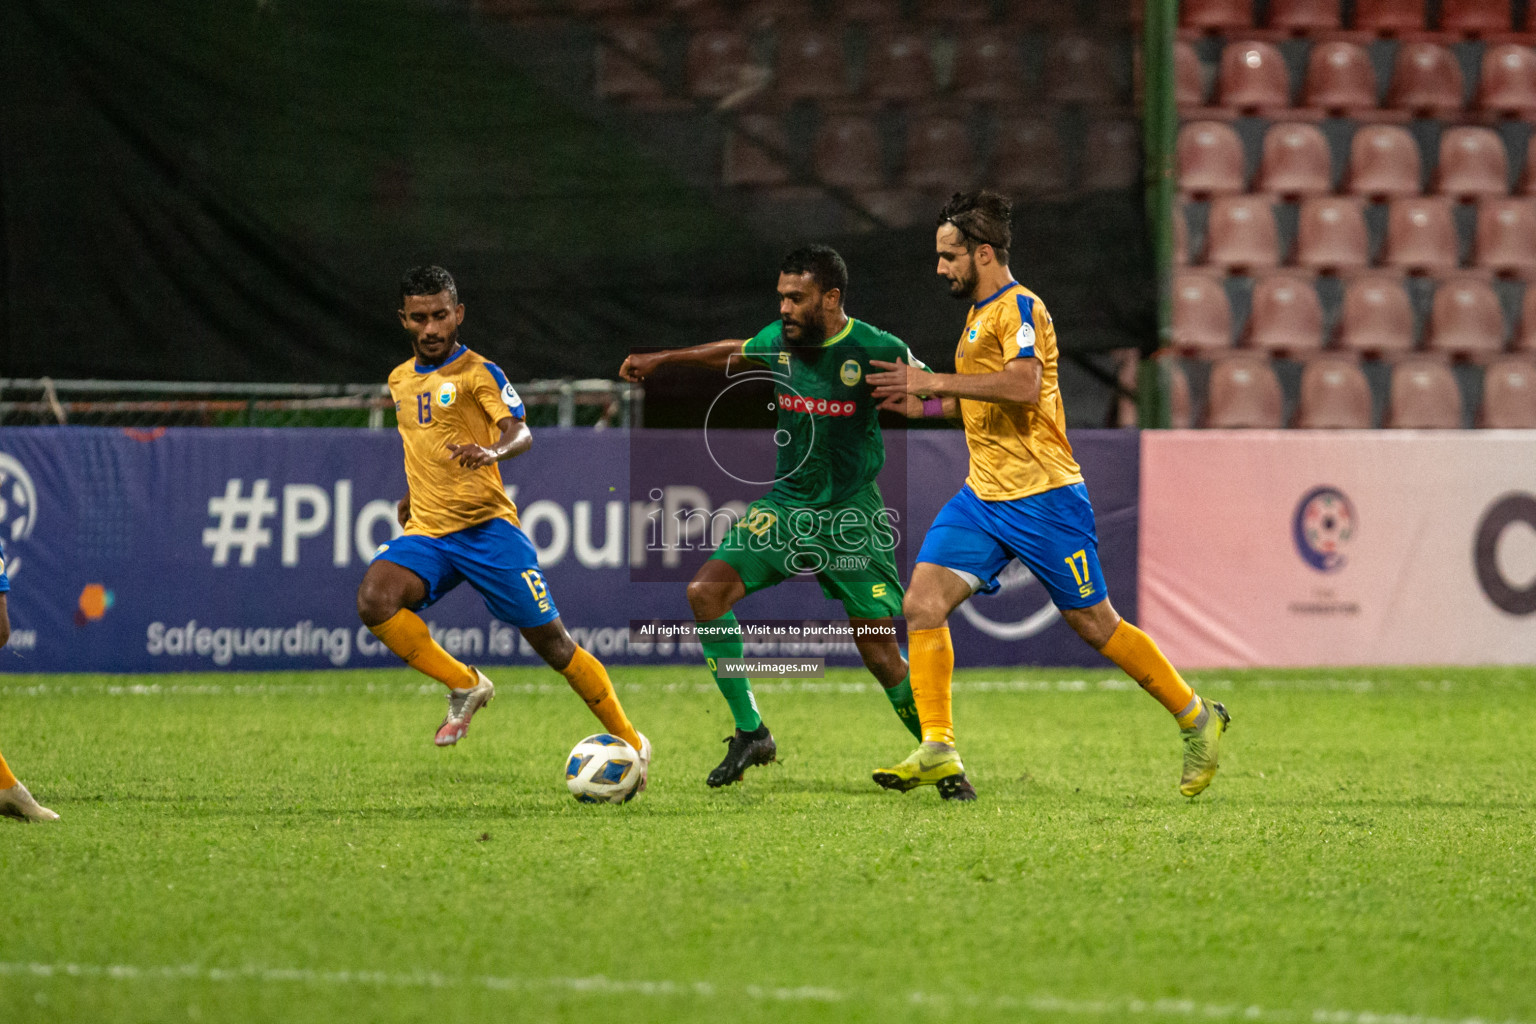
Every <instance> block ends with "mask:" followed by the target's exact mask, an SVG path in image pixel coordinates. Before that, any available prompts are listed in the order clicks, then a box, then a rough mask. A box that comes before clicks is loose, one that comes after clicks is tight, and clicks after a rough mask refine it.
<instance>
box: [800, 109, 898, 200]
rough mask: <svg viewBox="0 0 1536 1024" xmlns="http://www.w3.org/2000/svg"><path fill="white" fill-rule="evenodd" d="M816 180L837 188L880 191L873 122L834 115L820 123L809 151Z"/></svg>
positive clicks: (882, 176)
mask: <svg viewBox="0 0 1536 1024" xmlns="http://www.w3.org/2000/svg"><path fill="white" fill-rule="evenodd" d="M811 159H812V166H813V167H814V168H815V172H816V177H817V178H818V179H819V180H821V181H823V182H825V183H826V184H828V185H835V186H837V187H839V188H855V189H859V188H879V187H880V185H882V184H883V183H884V181H885V172H884V171H883V170H882V168H881V166H880V133H879V132H878V131H876V130H875V125H874V122H872V121H870V120H869V119H867V118H864V117H859V116H858V115H855V114H836V115H833V116H831V117H828V118H827V119H826V120H825V121H823V122H822V124H821V128H820V129H819V130H818V131H817V132H816V141H815V143H814V145H813V146H812V150H811Z"/></svg>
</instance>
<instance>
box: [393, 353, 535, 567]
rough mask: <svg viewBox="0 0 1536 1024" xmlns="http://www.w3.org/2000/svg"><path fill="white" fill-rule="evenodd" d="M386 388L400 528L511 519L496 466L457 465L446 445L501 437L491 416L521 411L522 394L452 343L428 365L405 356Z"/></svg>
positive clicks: (430, 532)
mask: <svg viewBox="0 0 1536 1024" xmlns="http://www.w3.org/2000/svg"><path fill="white" fill-rule="evenodd" d="M389 393H390V396H391V397H392V398H393V399H394V401H395V419H396V420H397V421H398V422H399V425H400V440H401V442H402V443H403V444H404V446H405V480H406V484H407V485H408V486H409V487H410V495H411V518H410V520H409V521H408V522H407V523H406V526H405V532H406V534H408V535H410V534H419V535H424V536H428V537H443V536H446V535H447V534H450V533H456V532H457V531H459V530H464V529H467V528H469V527H471V526H477V525H479V524H481V523H484V522H488V521H489V520H492V519H505V520H507V521H508V522H509V523H511V524H512V525H513V526H516V525H518V521H517V506H516V505H514V504H513V503H512V499H511V498H509V497H507V492H506V488H505V486H504V485H503V484H502V482H501V468H500V466H498V465H496V464H492V465H490V466H485V467H483V468H481V469H465V468H464V467H463V466H460V465H459V464H458V463H457V462H455V461H453V457H452V453H451V452H449V451H448V445H450V444H468V443H474V444H480V445H485V446H486V447H489V446H491V445H493V444H495V443H496V442H497V441H499V440H500V439H501V431H500V430H498V429H497V427H496V424H497V423H498V422H499V421H501V420H503V419H506V418H507V417H508V416H510V417H512V418H513V419H522V418H523V417H524V412H525V410H524V407H523V400H522V399H521V398H519V397H518V394H517V389H516V388H514V387H513V386H512V384H511V383H510V382H509V381H508V380H507V375H506V374H504V373H502V372H501V368H500V367H498V366H497V365H496V364H495V363H493V362H491V361H490V360H489V359H486V358H485V357H484V356H482V355H479V354H478V353H475V352H471V351H470V350H469V349H467V348H465V347H464V346H463V345H459V346H457V347H456V348H455V349H454V350H453V351H452V352H451V353H449V354H448V357H447V358H446V359H444V360H443V361H442V362H441V363H439V364H437V365H436V366H429V365H424V364H422V363H420V362H418V361H416V360H415V359H408V360H406V361H405V362H403V363H401V364H400V365H399V366H397V367H395V369H394V372H393V373H391V374H390V375H389Z"/></svg>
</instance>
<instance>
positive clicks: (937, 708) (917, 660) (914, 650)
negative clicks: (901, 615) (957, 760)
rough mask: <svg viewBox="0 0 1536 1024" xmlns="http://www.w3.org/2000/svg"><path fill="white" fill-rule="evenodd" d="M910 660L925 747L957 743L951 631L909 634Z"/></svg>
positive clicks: (918, 716) (943, 629) (918, 718)
mask: <svg viewBox="0 0 1536 1024" xmlns="http://www.w3.org/2000/svg"><path fill="white" fill-rule="evenodd" d="M907 658H908V660H909V661H910V662H911V664H912V701H913V703H915V704H916V705H917V720H918V721H919V722H921V723H922V724H923V742H924V743H948V744H950V745H951V746H953V745H954V742H955V723H954V722H953V721H952V720H951V718H950V715H951V713H952V712H951V705H950V697H949V686H950V679H951V677H952V676H954V674H955V648H954V645H953V644H951V643H950V639H949V627H948V626H940V627H939V628H938V629H914V630H910V631H908V633H907Z"/></svg>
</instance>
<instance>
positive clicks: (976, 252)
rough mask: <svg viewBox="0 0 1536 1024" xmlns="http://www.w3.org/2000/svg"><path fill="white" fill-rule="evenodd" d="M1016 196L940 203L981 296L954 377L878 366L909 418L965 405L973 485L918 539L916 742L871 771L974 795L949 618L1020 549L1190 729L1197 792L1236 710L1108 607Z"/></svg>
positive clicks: (1102, 644)
mask: <svg viewBox="0 0 1536 1024" xmlns="http://www.w3.org/2000/svg"><path fill="white" fill-rule="evenodd" d="M1012 213H1013V208H1012V203H1011V202H1010V201H1009V200H1008V199H1007V198H1005V197H1004V196H1001V195H998V194H997V193H995V192H986V191H981V192H967V193H956V194H955V195H954V197H953V198H952V199H950V201H949V203H948V205H946V206H945V207H944V209H943V211H942V212H941V213H940V214H939V221H938V231H937V235H936V242H937V249H938V257H939V263H938V273H939V276H940V277H943V278H944V279H945V280H946V281H947V282H948V283H949V291H950V294H951V295H952V296H954V297H955V298H957V299H963V300H965V301H968V302H970V303H971V309H970V312H969V314H968V315H967V316H966V319H965V331H964V333H963V334H961V336H960V341H959V343H958V345H957V346H956V348H955V370H956V372H955V373H951V374H933V373H924V372H920V371H915V370H913V369H912V368H911V367H908V366H903V365H901V364H899V363H898V362H896V361H894V360H893V361H891V362H888V363H878V364H877V366H878V367H879V370H880V372H878V373H876V374H874V375H873V376H871V378H870V383H872V384H873V385H874V386H875V392H874V393H875V395H876V397H878V398H880V399H883V401H882V403H881V405H880V408H882V409H891V410H895V411H898V412H902V413H904V414H906V415H907V416H909V417H917V416H948V417H958V418H959V419H960V420H961V422H962V423H963V424H964V427H965V443H966V447H967V448H969V449H970V474H969V476H967V477H966V481H965V486H964V487H963V488H962V489H961V490H960V493H959V494H956V495H955V496H954V497H953V498H951V499H950V500H949V503H948V504H946V505H945V506H944V507H943V509H941V510H940V511H939V514H938V516H937V517H936V518H935V519H934V521H933V525H932V526H931V527H930V528H929V530H928V533H927V535H926V536H925V537H924V539H923V544H922V548H921V549H920V550H919V551H918V555H917V565H916V566H915V567H914V568H913V571H912V585H911V587H910V588H909V589H908V591H907V596H906V600H905V601H904V602H903V610H904V611H905V613H906V617H907V629H908V634H907V636H908V642H909V645H910V646H909V651H910V655H911V658H912V692H913V696H914V698H915V701H916V703H917V709H918V714H919V717H920V719H921V722H922V737H921V740H922V742H921V745H920V746H919V747H918V748H917V750H915V751H913V752H912V754H911V756H909V757H908V758H907V759H906V760H905V761H902V762H901V763H900V764H897V765H896V766H895V767H893V768H881V769H877V770H876V771H875V773H874V780H875V782H877V783H878V784H880V785H881V786H884V787H885V788H887V789H895V790H901V791H906V790H910V789H915V788H916V787H918V786H936V787H937V788H938V790H939V795H940V796H941V797H943V798H944V799H946V800H974V799H976V790H975V788H974V787H973V786H972V785H971V783H970V782H969V781H968V780H967V779H966V777H965V767H964V765H963V764H962V763H961V760H960V754H959V751H957V750H956V749H955V731H954V724H953V722H952V721H951V704H950V682H951V676H952V675H953V673H954V667H955V652H954V647H953V646H952V645H951V643H950V636H949V626H948V625H947V621H948V619H949V615H950V613H951V612H953V611H954V610H955V609H956V608H958V607H959V606H960V605H961V604H962V603H963V602H965V601H967V600H969V599H970V597H971V595H972V594H977V593H982V594H990V593H995V592H996V591H997V590H998V586H999V584H998V579H997V577H998V573H1000V572H1001V571H1002V570H1003V568H1004V567H1006V566H1007V565H1008V563H1009V562H1011V561H1012V560H1013V559H1015V558H1017V559H1018V560H1019V561H1021V562H1023V563H1024V565H1025V566H1026V567H1028V568H1029V570H1030V571H1031V572H1033V573H1034V574H1035V576H1036V577H1038V578H1039V580H1040V582H1041V583H1043V584H1044V585H1045V588H1046V589H1047V590H1048V591H1049V592H1050V595H1051V600H1052V601H1053V602H1054V603H1055V605H1056V607H1057V608H1058V609H1059V610H1060V611H1061V616H1062V618H1064V619H1066V620H1067V623H1068V624H1069V625H1070V626H1071V627H1072V628H1073V629H1074V630H1076V631H1077V634H1078V635H1079V636H1081V637H1082V638H1083V639H1084V640H1086V641H1087V642H1088V643H1089V644H1090V645H1092V646H1093V648H1094V649H1095V650H1097V651H1099V652H1100V653H1102V654H1103V655H1104V656H1105V657H1106V658H1108V659H1109V660H1110V661H1112V662H1114V663H1115V664H1116V665H1118V666H1120V668H1121V669H1122V670H1124V671H1125V673H1126V674H1127V675H1129V676H1130V677H1131V678H1132V679H1134V680H1136V682H1138V683H1139V684H1141V687H1142V688H1143V689H1144V690H1146V691H1147V692H1148V693H1149V694H1151V695H1152V696H1153V697H1155V698H1156V699H1157V701H1158V703H1160V704H1162V706H1163V707H1165V708H1167V709H1168V711H1169V712H1171V713H1172V714H1173V716H1174V718H1175V719H1176V720H1177V721H1178V724H1179V728H1180V730H1181V731H1182V735H1183V739H1184V770H1183V774H1182V777H1181V778H1180V780H1179V791H1180V792H1181V793H1183V794H1184V795H1185V796H1195V795H1196V794H1197V793H1199V792H1201V791H1202V790H1204V789H1205V787H1206V786H1208V785H1210V782H1211V778H1212V777H1213V776H1214V775H1215V774H1216V765H1217V746H1218V743H1219V741H1220V739H1221V735H1222V733H1223V732H1224V731H1225V730H1226V728H1227V726H1228V724H1229V723H1230V722H1231V716H1229V715H1228V714H1227V709H1226V708H1224V707H1222V705H1220V704H1218V703H1215V702H1207V701H1205V700H1202V699H1201V698H1200V696H1199V695H1198V694H1196V693H1195V692H1194V690H1192V689H1190V687H1189V684H1188V683H1186V682H1185V681H1184V679H1183V677H1181V676H1180V675H1179V673H1178V670H1177V669H1175V668H1174V667H1173V665H1171V664H1170V663H1169V661H1168V659H1167V658H1165V657H1164V656H1163V653H1162V651H1160V650H1158V647H1157V644H1155V643H1154V642H1153V641H1152V638H1151V637H1149V636H1147V634H1145V633H1143V632H1142V631H1141V630H1139V629H1137V628H1136V627H1135V626H1133V625H1131V624H1130V623H1129V622H1127V621H1125V620H1124V619H1122V618H1121V617H1120V616H1119V615H1118V614H1117V613H1116V612H1115V609H1114V607H1113V606H1112V605H1111V604H1110V603H1109V593H1108V591H1107V590H1106V589H1105V585H1104V574H1103V571H1102V570H1101V569H1100V568H1099V556H1098V537H1097V534H1096V532H1095V527H1094V519H1093V505H1092V504H1091V503H1090V502H1089V500H1088V489H1087V487H1086V486H1085V485H1084V483H1083V474H1082V471H1081V470H1080V469H1079V468H1078V465H1077V462H1076V460H1074V459H1073V457H1072V446H1071V445H1070V444H1069V443H1068V442H1067V435H1066V422H1067V420H1066V413H1065V411H1064V409H1063V406H1062V399H1061V392H1060V390H1059V389H1058V387H1057V379H1056V373H1057V365H1056V359H1057V348H1056V329H1055V327H1054V325H1053V324H1052V323H1051V315H1050V314H1049V313H1048V312H1046V309H1045V304H1044V303H1043V302H1041V301H1040V298H1039V296H1037V295H1035V294H1034V293H1033V292H1031V291H1030V290H1029V289H1027V288H1025V287H1023V286H1022V285H1020V284H1019V283H1018V282H1017V281H1015V280H1014V279H1013V274H1012V272H1011V271H1010V270H1009V269H1008V247H1009V244H1010V242H1011V239H1012V231H1011V228H1010V226H1009V220H1010V217H1011V216H1012Z"/></svg>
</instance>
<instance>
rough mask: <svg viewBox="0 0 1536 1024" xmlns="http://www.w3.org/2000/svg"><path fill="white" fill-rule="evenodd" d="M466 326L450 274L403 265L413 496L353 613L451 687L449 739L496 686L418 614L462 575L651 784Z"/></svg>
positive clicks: (515, 411)
mask: <svg viewBox="0 0 1536 1024" xmlns="http://www.w3.org/2000/svg"><path fill="white" fill-rule="evenodd" d="M463 322H464V306H463V305H462V304H461V303H460V302H459V294H458V288H457V287H456V286H455V284H454V282H453V278H452V277H451V276H450V275H449V273H448V272H447V271H446V270H444V269H442V268H441V267H416V268H415V269H413V270H410V271H407V272H406V274H405V276H404V277H403V278H402V279H401V281H400V323H401V324H402V325H404V327H405V330H406V333H407V334H408V335H409V336H410V339H411V349H412V353H413V355H412V358H410V359H407V360H406V361H405V362H403V363H401V364H400V365H399V366H397V367H396V368H395V371H394V372H393V373H391V374H390V375H389V391H390V394H391V396H393V398H394V400H395V412H396V419H397V420H398V421H399V425H400V439H401V441H402V442H403V444H404V446H405V479H406V484H407V493H406V496H405V498H404V499H403V500H402V501H401V502H400V508H399V516H400V524H401V525H402V526H404V527H405V536H403V537H397V538H395V539H394V540H392V541H390V542H389V543H388V544H384V545H382V546H381V547H380V548H379V551H378V553H377V554H376V555H374V557H373V561H372V562H371V563H370V564H369V566H368V572H367V573H366V574H365V575H364V577H363V582H362V585H361V586H360V587H358V590H357V613H358V615H359V616H360V617H361V618H362V620H363V622H364V624H366V625H367V626H368V628H369V629H370V630H372V631H373V634H374V635H375V636H377V637H378V638H379V639H380V640H382V641H383V642H384V645H385V646H386V647H388V648H389V649H390V650H391V651H394V652H395V653H396V654H398V655H399V656H400V657H401V658H402V659H404V660H405V662H406V663H407V664H408V665H410V666H411V667H412V668H415V669H417V670H418V671H420V672H424V673H425V674H427V675H429V676H431V677H432V678H433V679H436V680H437V681H439V682H441V683H442V684H444V685H445V686H447V687H448V716H447V717H446V718H444V719H443V724H442V726H441V727H440V728H439V729H438V731H437V736H436V739H435V742H436V743H437V745H438V746H440V747H446V746H451V745H452V744H455V743H457V742H458V741H459V740H461V739H463V738H464V734H465V732H466V731H467V730H468V729H469V722H470V719H471V718H472V717H473V716H474V714H475V712H476V711H478V710H479V709H480V708H482V707H484V706H485V705H486V704H488V703H489V702H490V700H491V698H492V697H493V696H494V695H495V693H496V688H495V686H494V685H493V684H492V683H491V680H490V679H489V678H487V677H486V675H485V673H484V672H481V671H479V670H478V669H475V668H471V667H470V666H468V665H465V664H463V663H462V662H460V661H459V660H458V659H456V658H454V657H453V656H452V655H451V654H449V653H448V652H447V651H445V650H444V649H443V648H442V647H441V646H440V645H439V644H438V643H437V641H435V640H433V639H432V636H431V634H430V633H429V632H428V630H427V625H426V623H425V622H423V621H422V620H421V617H420V616H418V615H417V614H416V612H417V610H419V609H421V608H425V607H426V606H427V605H430V604H432V603H433V602H434V601H436V600H438V599H439V598H441V597H442V596H443V595H444V594H446V593H448V591H450V590H452V589H453V588H454V587H456V586H458V585H459V584H460V583H463V582H465V581H466V580H467V581H468V582H469V585H470V586H472V587H474V588H475V590H477V591H479V593H480V596H481V597H482V598H484V599H485V604H486V607H487V608H489V609H490V611H491V614H492V615H495V616H496V617H497V618H498V619H501V620H502V621H503V622H506V623H509V624H510V625H513V626H516V627H518V629H519V630H520V631H521V632H522V634H523V637H524V639H526V640H527V641H528V643H529V644H530V645H531V646H532V647H533V649H534V650H535V651H537V652H538V653H539V657H541V658H543V659H544V660H545V661H546V662H548V663H549V666H550V667H551V668H553V669H554V670H555V671H557V672H559V673H560V674H561V675H563V676H565V678H566V680H567V681H569V682H570V684H571V688H572V689H574V690H575V691H576V692H577V693H579V694H581V696H582V698H583V699H584V700H586V702H587V706H588V707H590V708H591V709H592V713H593V714H594V715H596V716H597V718H598V720H599V721H601V722H602V723H603V727H604V728H605V729H606V730H607V731H608V732H609V733H610V734H612V735H614V736H617V737H618V738H620V739H622V740H624V741H625V742H627V743H629V744H630V745H631V746H632V747H634V748H635V750H636V751H638V752H639V754H640V768H641V776H640V778H641V782H640V788H641V789H643V788H644V786H645V781H646V774H647V771H648V769H649V766H650V758H651V745H650V741H649V740H647V739H646V738H645V737H644V736H642V735H640V734H639V733H638V732H636V731H635V728H634V726H633V725H631V724H630V721H629V719H628V718H627V717H626V716H625V714H624V708H623V707H622V706H621V705H620V703H619V698H618V696H617V695H615V694H614V692H613V685H612V684H611V683H610V682H609V679H608V672H607V670H606V669H604V668H603V664H602V662H600V661H598V660H597V659H596V658H595V657H593V656H592V655H591V654H590V653H588V652H587V651H585V650H583V649H582V648H581V647H579V646H578V645H577V644H576V642H575V641H574V640H572V639H571V635H570V634H569V633H568V632H566V629H565V625H564V624H563V623H562V622H561V621H560V612H559V610H558V609H556V608H555V601H554V598H553V597H552V596H551V595H550V593H549V588H548V586H547V585H546V584H545V582H544V574H543V573H542V572H541V571H540V570H539V561H538V556H537V554H536V553H535V552H534V549H533V544H532V542H531V541H529V539H528V536H527V534H525V533H523V531H522V529H521V528H520V527H519V526H518V521H517V507H516V506H515V505H513V504H512V500H511V499H510V498H508V497H507V493H506V489H505V487H504V486H503V484H502V481H501V471H500V470H499V469H498V468H497V465H496V464H497V463H499V462H501V461H502V460H504V459H511V458H515V457H517V456H519V455H522V454H523V453H525V452H527V451H528V449H529V448H530V447H532V445H533V435H532V434H531V433H530V432H529V430H528V425H527V424H526V423H525V422H524V416H523V413H524V409H523V402H522V399H520V398H519V397H518V394H517V389H516V388H514V387H513V386H512V385H511V384H510V383H509V382H508V381H507V378H506V375H505V374H503V373H502V372H501V370H500V368H498V367H497V366H496V364H495V363H493V362H491V361H490V360H488V359H486V358H484V357H483V356H480V355H478V354H476V353H474V352H471V351H470V350H469V349H467V348H465V347H464V346H463V345H461V344H459V340H458V338H459V325H460V324H462V323H463Z"/></svg>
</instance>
